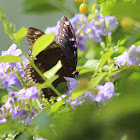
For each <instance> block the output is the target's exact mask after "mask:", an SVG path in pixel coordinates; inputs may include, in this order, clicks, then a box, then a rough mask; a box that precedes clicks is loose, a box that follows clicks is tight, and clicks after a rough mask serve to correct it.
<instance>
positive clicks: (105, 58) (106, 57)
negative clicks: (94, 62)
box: [94, 51, 114, 76]
mask: <svg viewBox="0 0 140 140" xmlns="http://www.w3.org/2000/svg"><path fill="white" fill-rule="evenodd" d="M113 53H114V52H113V51H112V52H107V53H104V54H103V55H102V57H101V61H100V64H99V66H98V68H97V70H96V72H95V73H94V76H95V75H96V74H97V72H98V71H99V69H100V68H101V67H102V66H103V65H104V64H105V63H106V61H107V60H108V58H109V57H110V56H111V55H112V54H113Z"/></svg>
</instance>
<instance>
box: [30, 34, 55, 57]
mask: <svg viewBox="0 0 140 140" xmlns="http://www.w3.org/2000/svg"><path fill="white" fill-rule="evenodd" d="M54 35H55V34H54V33H51V34H44V35H42V36H41V37H39V38H38V39H37V40H36V41H35V43H34V44H33V50H32V51H33V58H35V57H36V56H37V55H38V54H39V53H40V52H42V51H43V50H44V49H47V47H48V46H49V45H50V44H51V43H52V42H53V40H54Z"/></svg>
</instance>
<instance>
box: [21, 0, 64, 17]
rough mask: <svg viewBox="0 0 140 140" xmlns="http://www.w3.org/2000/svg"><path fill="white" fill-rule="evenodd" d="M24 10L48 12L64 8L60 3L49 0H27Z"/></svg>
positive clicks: (28, 11) (27, 11)
mask: <svg viewBox="0 0 140 140" xmlns="http://www.w3.org/2000/svg"><path fill="white" fill-rule="evenodd" d="M23 10H24V12H26V13H37V14H40V13H47V12H54V11H60V10H62V9H61V8H60V7H59V6H58V5H55V4H52V3H51V2H50V1H49V0H47V1H46V0H41V1H39V0H25V2H24V4H23Z"/></svg>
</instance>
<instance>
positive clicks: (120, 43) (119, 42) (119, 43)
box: [118, 39, 127, 46]
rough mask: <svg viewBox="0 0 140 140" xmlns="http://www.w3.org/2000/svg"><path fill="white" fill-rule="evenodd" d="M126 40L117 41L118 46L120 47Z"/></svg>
mask: <svg viewBox="0 0 140 140" xmlns="http://www.w3.org/2000/svg"><path fill="white" fill-rule="evenodd" d="M126 40H127V39H123V40H119V41H118V45H119V46H121V45H123V44H124V43H125V42H126Z"/></svg>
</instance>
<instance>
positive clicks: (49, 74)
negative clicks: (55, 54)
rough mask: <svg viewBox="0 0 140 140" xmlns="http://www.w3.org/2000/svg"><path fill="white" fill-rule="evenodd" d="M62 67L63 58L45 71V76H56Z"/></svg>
mask: <svg viewBox="0 0 140 140" xmlns="http://www.w3.org/2000/svg"><path fill="white" fill-rule="evenodd" d="M61 67H62V63H61V60H59V61H58V62H57V64H56V65H55V66H53V67H52V68H51V69H50V70H48V71H46V72H44V73H43V76H45V77H46V78H47V79H49V78H50V77H52V76H54V75H55V74H56V73H57V71H58V70H59V69H60V68H61Z"/></svg>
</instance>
